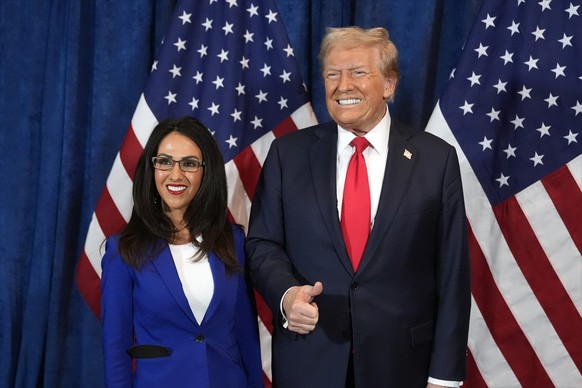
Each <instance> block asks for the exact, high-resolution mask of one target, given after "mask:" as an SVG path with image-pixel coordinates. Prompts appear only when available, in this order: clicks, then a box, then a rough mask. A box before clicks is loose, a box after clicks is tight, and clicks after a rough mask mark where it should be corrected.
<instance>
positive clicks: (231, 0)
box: [226, 0, 238, 8]
mask: <svg viewBox="0 0 582 388" xmlns="http://www.w3.org/2000/svg"><path fill="white" fill-rule="evenodd" d="M226 2H227V3H228V8H232V7H238V4H237V3H236V0H226Z"/></svg>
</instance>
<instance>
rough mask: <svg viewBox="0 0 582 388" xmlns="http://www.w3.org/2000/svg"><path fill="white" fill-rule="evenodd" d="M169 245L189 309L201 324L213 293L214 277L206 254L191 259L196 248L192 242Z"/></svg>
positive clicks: (195, 252) (196, 250)
mask: <svg viewBox="0 0 582 388" xmlns="http://www.w3.org/2000/svg"><path fill="white" fill-rule="evenodd" d="M169 246H170V251H171V252H172V257H173V258H174V264H175V265H176V269H177V270H178V276H179V277H180V281H181V282H182V289H183V290H184V294H186V299H188V304H189V305H190V309H191V310H192V313H193V314H194V318H196V322H198V324H201V323H202V320H203V319H204V315H205V314H206V310H208V306H209V305H210V300H211V299H212V295H213V294H214V278H213V277H212V271H211V269H210V263H209V262H208V256H206V255H205V256H204V257H203V258H202V259H200V260H199V261H193V258H194V256H195V255H196V254H197V253H198V248H196V247H195V246H194V244H192V243H188V244H181V245H173V244H169Z"/></svg>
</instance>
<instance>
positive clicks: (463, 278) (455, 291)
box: [429, 147, 471, 381]
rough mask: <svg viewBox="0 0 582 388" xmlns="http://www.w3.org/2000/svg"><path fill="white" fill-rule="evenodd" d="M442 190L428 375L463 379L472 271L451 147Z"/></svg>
mask: <svg viewBox="0 0 582 388" xmlns="http://www.w3.org/2000/svg"><path fill="white" fill-rule="evenodd" d="M442 190H443V191H442V192H443V195H442V198H443V200H442V201H443V202H442V207H441V215H440V221H439V224H438V229H437V236H436V241H437V264H436V286H437V292H438V307H437V309H438V310H437V316H436V325H435V340H434V348H433V354H432V357H431V365H430V373H429V375H430V376H431V377H433V378H437V379H441V380H457V381H462V380H464V379H465V376H466V351H467V336H468V330H469V314H470V309H471V284H470V283H471V282H470V279H471V272H470V260H469V253H468V243H467V222H466V216H465V205H464V200H463V190H462V183H461V176H460V170H459V163H458V159H457V156H456V152H455V150H454V148H452V147H451V150H450V152H449V155H448V158H447V159H446V164H445V172H444V176H443V188H442Z"/></svg>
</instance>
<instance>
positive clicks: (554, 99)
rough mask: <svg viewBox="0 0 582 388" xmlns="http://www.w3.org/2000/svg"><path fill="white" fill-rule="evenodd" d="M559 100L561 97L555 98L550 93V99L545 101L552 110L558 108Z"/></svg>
mask: <svg viewBox="0 0 582 388" xmlns="http://www.w3.org/2000/svg"><path fill="white" fill-rule="evenodd" d="M558 98H560V96H553V95H552V93H550V95H549V96H548V98H546V99H545V100H544V101H545V102H547V103H548V109H549V108H551V107H552V106H554V105H555V106H558V102H557V101H558Z"/></svg>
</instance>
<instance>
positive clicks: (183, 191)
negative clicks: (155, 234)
mask: <svg viewBox="0 0 582 388" xmlns="http://www.w3.org/2000/svg"><path fill="white" fill-rule="evenodd" d="M156 156H158V157H167V158H170V159H173V160H182V159H187V158H195V159H198V160H200V161H202V160H204V159H203V158H202V151H201V150H200V148H199V147H198V145H197V144H196V143H194V142H193V141H192V140H190V139H189V138H188V137H186V136H184V135H181V134H179V133H178V132H171V133H170V134H168V135H167V136H166V137H165V138H164V139H163V140H162V141H161V143H160V145H159V147H158V153H157V155H156ZM154 174H155V175H154V180H155V182H156V188H157V189H158V193H159V194H160V197H161V198H162V201H163V203H164V207H163V209H164V212H165V213H166V214H167V215H168V217H170V219H171V220H172V221H174V224H176V225H177V226H178V225H179V224H180V223H181V222H182V221H183V218H184V212H185V211H186V208H187V207H188V205H189V204H190V202H192V199H194V197H195V196H196V193H198V190H199V189H200V185H201V184H202V177H203V174H204V168H203V167H201V168H200V169H199V170H198V171H196V172H184V171H182V170H181V169H180V166H179V164H178V163H174V167H173V168H172V169H171V170H169V171H162V170H158V169H156V170H155V172H154Z"/></svg>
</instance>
